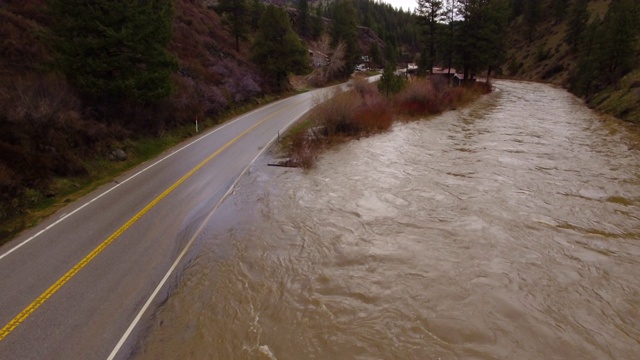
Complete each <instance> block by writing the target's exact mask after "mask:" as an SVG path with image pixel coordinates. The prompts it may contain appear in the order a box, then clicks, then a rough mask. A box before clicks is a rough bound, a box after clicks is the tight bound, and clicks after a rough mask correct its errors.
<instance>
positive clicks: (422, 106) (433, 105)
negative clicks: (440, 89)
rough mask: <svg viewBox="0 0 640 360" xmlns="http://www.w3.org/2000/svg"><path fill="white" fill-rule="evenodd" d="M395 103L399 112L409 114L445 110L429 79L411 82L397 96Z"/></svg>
mask: <svg viewBox="0 0 640 360" xmlns="http://www.w3.org/2000/svg"><path fill="white" fill-rule="evenodd" d="M445 91H446V90H445ZM395 103H396V108H397V110H398V112H399V113H401V114H404V115H409V116H418V115H426V114H436V113H439V112H442V110H443V107H442V106H441V103H440V98H439V95H438V94H437V93H436V91H435V90H434V88H433V85H432V84H431V81H430V80H429V79H420V80H417V81H414V82H411V83H410V84H409V86H407V87H406V88H405V89H404V90H403V91H402V92H400V93H399V94H398V95H397V96H396V98H395Z"/></svg>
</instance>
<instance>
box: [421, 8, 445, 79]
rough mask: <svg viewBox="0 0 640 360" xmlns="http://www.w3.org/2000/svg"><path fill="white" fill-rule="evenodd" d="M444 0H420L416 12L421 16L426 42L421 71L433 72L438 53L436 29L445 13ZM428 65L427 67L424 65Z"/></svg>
mask: <svg viewBox="0 0 640 360" xmlns="http://www.w3.org/2000/svg"><path fill="white" fill-rule="evenodd" d="M443 11H444V8H443V3H442V0H418V7H417V8H416V13H417V15H418V18H419V23H420V25H422V27H423V37H424V40H425V42H426V44H425V47H424V48H423V49H424V50H423V51H422V56H421V61H420V64H421V65H422V66H421V71H422V72H425V73H426V72H427V70H428V72H429V73H431V72H433V63H434V59H435V53H436V36H437V33H436V29H437V25H438V21H440V20H441V19H442V17H443V15H444V13H443ZM425 65H426V69H425V68H424V66H425Z"/></svg>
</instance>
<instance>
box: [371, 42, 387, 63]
mask: <svg viewBox="0 0 640 360" xmlns="http://www.w3.org/2000/svg"><path fill="white" fill-rule="evenodd" d="M369 56H371V62H372V63H373V64H374V65H375V66H376V67H379V66H381V65H382V64H384V61H383V60H382V54H381V53H380V47H379V46H378V44H377V43H375V42H374V43H373V44H371V50H369Z"/></svg>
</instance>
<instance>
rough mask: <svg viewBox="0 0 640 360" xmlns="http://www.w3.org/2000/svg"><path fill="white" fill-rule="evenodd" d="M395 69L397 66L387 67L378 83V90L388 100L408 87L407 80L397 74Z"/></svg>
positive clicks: (390, 65)
mask: <svg viewBox="0 0 640 360" xmlns="http://www.w3.org/2000/svg"><path fill="white" fill-rule="evenodd" d="M395 68H396V65H395V64H389V65H387V66H386V67H385V68H384V72H383V73H382V76H381V77H380V81H379V82H378V89H379V90H380V92H381V93H383V94H384V95H385V96H386V97H387V98H388V97H389V96H391V95H392V94H397V93H399V92H400V91H401V90H402V89H403V88H404V86H405V85H406V81H405V78H404V77H403V76H400V75H396V74H395Z"/></svg>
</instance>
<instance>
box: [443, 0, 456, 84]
mask: <svg viewBox="0 0 640 360" xmlns="http://www.w3.org/2000/svg"><path fill="white" fill-rule="evenodd" d="M458 11H459V10H458V0H446V2H445V8H444V13H445V19H444V20H445V22H446V23H447V24H448V26H447V27H448V29H447V30H448V33H447V36H446V44H447V45H446V61H447V69H448V70H447V72H448V73H449V72H450V71H451V66H453V54H454V52H455V43H454V40H455V30H456V28H455V23H456V14H457V13H458Z"/></svg>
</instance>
